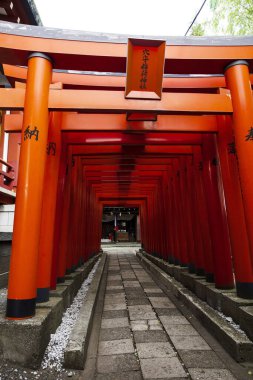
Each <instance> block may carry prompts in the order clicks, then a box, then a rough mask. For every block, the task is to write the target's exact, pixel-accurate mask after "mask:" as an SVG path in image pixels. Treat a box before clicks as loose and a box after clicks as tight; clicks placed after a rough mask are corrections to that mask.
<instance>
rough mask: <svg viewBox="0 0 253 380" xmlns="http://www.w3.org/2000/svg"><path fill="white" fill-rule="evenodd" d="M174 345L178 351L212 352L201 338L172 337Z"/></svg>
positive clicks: (192, 336) (191, 336)
mask: <svg viewBox="0 0 253 380" xmlns="http://www.w3.org/2000/svg"><path fill="white" fill-rule="evenodd" d="M170 339H171V340H172V343H173V344H174V346H175V347H176V349H177V350H211V347H210V346H209V345H208V344H207V343H206V342H205V341H204V339H203V338H201V336H195V335H190V336H188V335H185V336H179V335H177V336H170Z"/></svg>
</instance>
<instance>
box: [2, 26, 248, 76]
mask: <svg viewBox="0 0 253 380" xmlns="http://www.w3.org/2000/svg"><path fill="white" fill-rule="evenodd" d="M127 37H128V36H125V35H114V34H103V33H85V32H81V31H71V30H62V29H54V28H46V27H34V26H27V25H17V24H12V23H5V22H0V54H1V60H2V63H8V64H14V65H21V66H26V64H27V57H28V55H29V54H30V53H31V52H33V51H39V52H42V53H45V54H48V55H49V56H50V57H51V58H52V59H53V60H54V67H55V68H56V69H62V70H65V69H66V70H81V71H98V72H109V73H125V72H126V55H127ZM131 37H132V36H131ZM140 37H141V38H142V37H144V36H138V38H140ZM145 38H147V37H145ZM148 38H150V37H148ZM161 38H162V39H165V40H166V45H167V46H166V51H165V68H164V73H165V74H223V71H224V67H225V66H226V65H227V64H228V63H230V62H231V61H234V60H237V59H246V60H247V61H248V62H249V64H250V70H251V71H252V69H253V49H252V46H253V37H251V36H248V37H201V38H200V37H161ZM161 38H159V37H156V38H153V39H161Z"/></svg>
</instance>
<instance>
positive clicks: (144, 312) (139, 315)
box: [128, 305, 156, 320]
mask: <svg viewBox="0 0 253 380" xmlns="http://www.w3.org/2000/svg"><path fill="white" fill-rule="evenodd" d="M128 310H129V315H130V319H131V320H136V319H137V320H139V319H156V315H155V313H154V311H153V310H152V307H151V305H135V306H128Z"/></svg>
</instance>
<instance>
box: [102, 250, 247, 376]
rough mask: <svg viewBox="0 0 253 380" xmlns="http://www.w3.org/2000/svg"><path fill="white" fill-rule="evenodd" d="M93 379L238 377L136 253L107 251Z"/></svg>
mask: <svg viewBox="0 0 253 380" xmlns="http://www.w3.org/2000/svg"><path fill="white" fill-rule="evenodd" d="M128 251H129V250H128ZM109 252H110V250H109ZM111 252H113V251H111ZM236 365H238V364H236ZM240 378H241V377H240ZM245 378H246V377H245ZM96 379H97V380H139V379H150V380H151V379H162V380H165V379H174V380H179V379H192V380H207V379H208V380H218V379H220V380H234V379H238V377H234V376H233V375H232V373H231V372H230V371H229V369H227V368H226V365H225V364H224V362H223V361H222V360H221V359H220V358H219V357H218V356H217V354H216V353H215V352H214V351H213V350H212V348H211V347H210V346H209V344H208V343H207V342H206V341H205V340H204V339H203V337H202V336H201V335H200V334H199V332H198V331H197V330H196V329H195V328H194V327H193V326H192V324H191V323H190V322H189V320H188V319H187V318H185V317H184V316H183V314H182V313H181V312H180V311H179V310H178V308H177V307H176V306H175V304H174V303H173V302H172V301H171V300H170V298H168V296H167V295H166V294H165V293H164V292H163V291H162V290H161V289H160V288H159V287H158V286H157V284H156V283H155V282H154V281H153V279H152V277H151V276H150V275H149V274H148V273H147V272H146V270H145V269H143V267H142V266H141V265H140V263H139V261H138V260H137V258H136V256H135V255H134V254H117V253H109V266H108V276H107V285H106V292H105V301H104V309H103V314H102V322H101V330H100V336H99V345H98V356H97V363H96Z"/></svg>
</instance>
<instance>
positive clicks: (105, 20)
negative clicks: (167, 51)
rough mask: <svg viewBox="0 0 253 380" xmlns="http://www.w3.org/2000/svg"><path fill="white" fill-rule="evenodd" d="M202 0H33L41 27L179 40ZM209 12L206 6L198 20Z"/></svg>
mask: <svg viewBox="0 0 253 380" xmlns="http://www.w3.org/2000/svg"><path fill="white" fill-rule="evenodd" d="M202 2H203V0H124V1H121V0H95V1H94V0H93V1H92V0H71V1H69V0H35V3H36V5H37V9H38V12H39V14H40V17H41V19H42V23H43V25H44V26H50V27H56V28H64V29H77V30H83V31H87V32H88V31H89V32H106V33H122V34H128V35H130V34H137V35H154V36H159V35H160V36H182V35H184V34H185V32H186V30H187V29H188V26H189V25H190V23H191V22H192V20H193V18H194V16H195V14H196V13H197V11H198V10H199V8H200V6H201V4H202ZM207 12H208V5H207V4H206V5H205V7H204V9H203V12H201V16H200V18H199V19H198V21H199V20H201V19H203V17H204V16H205V15H206V14H207Z"/></svg>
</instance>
